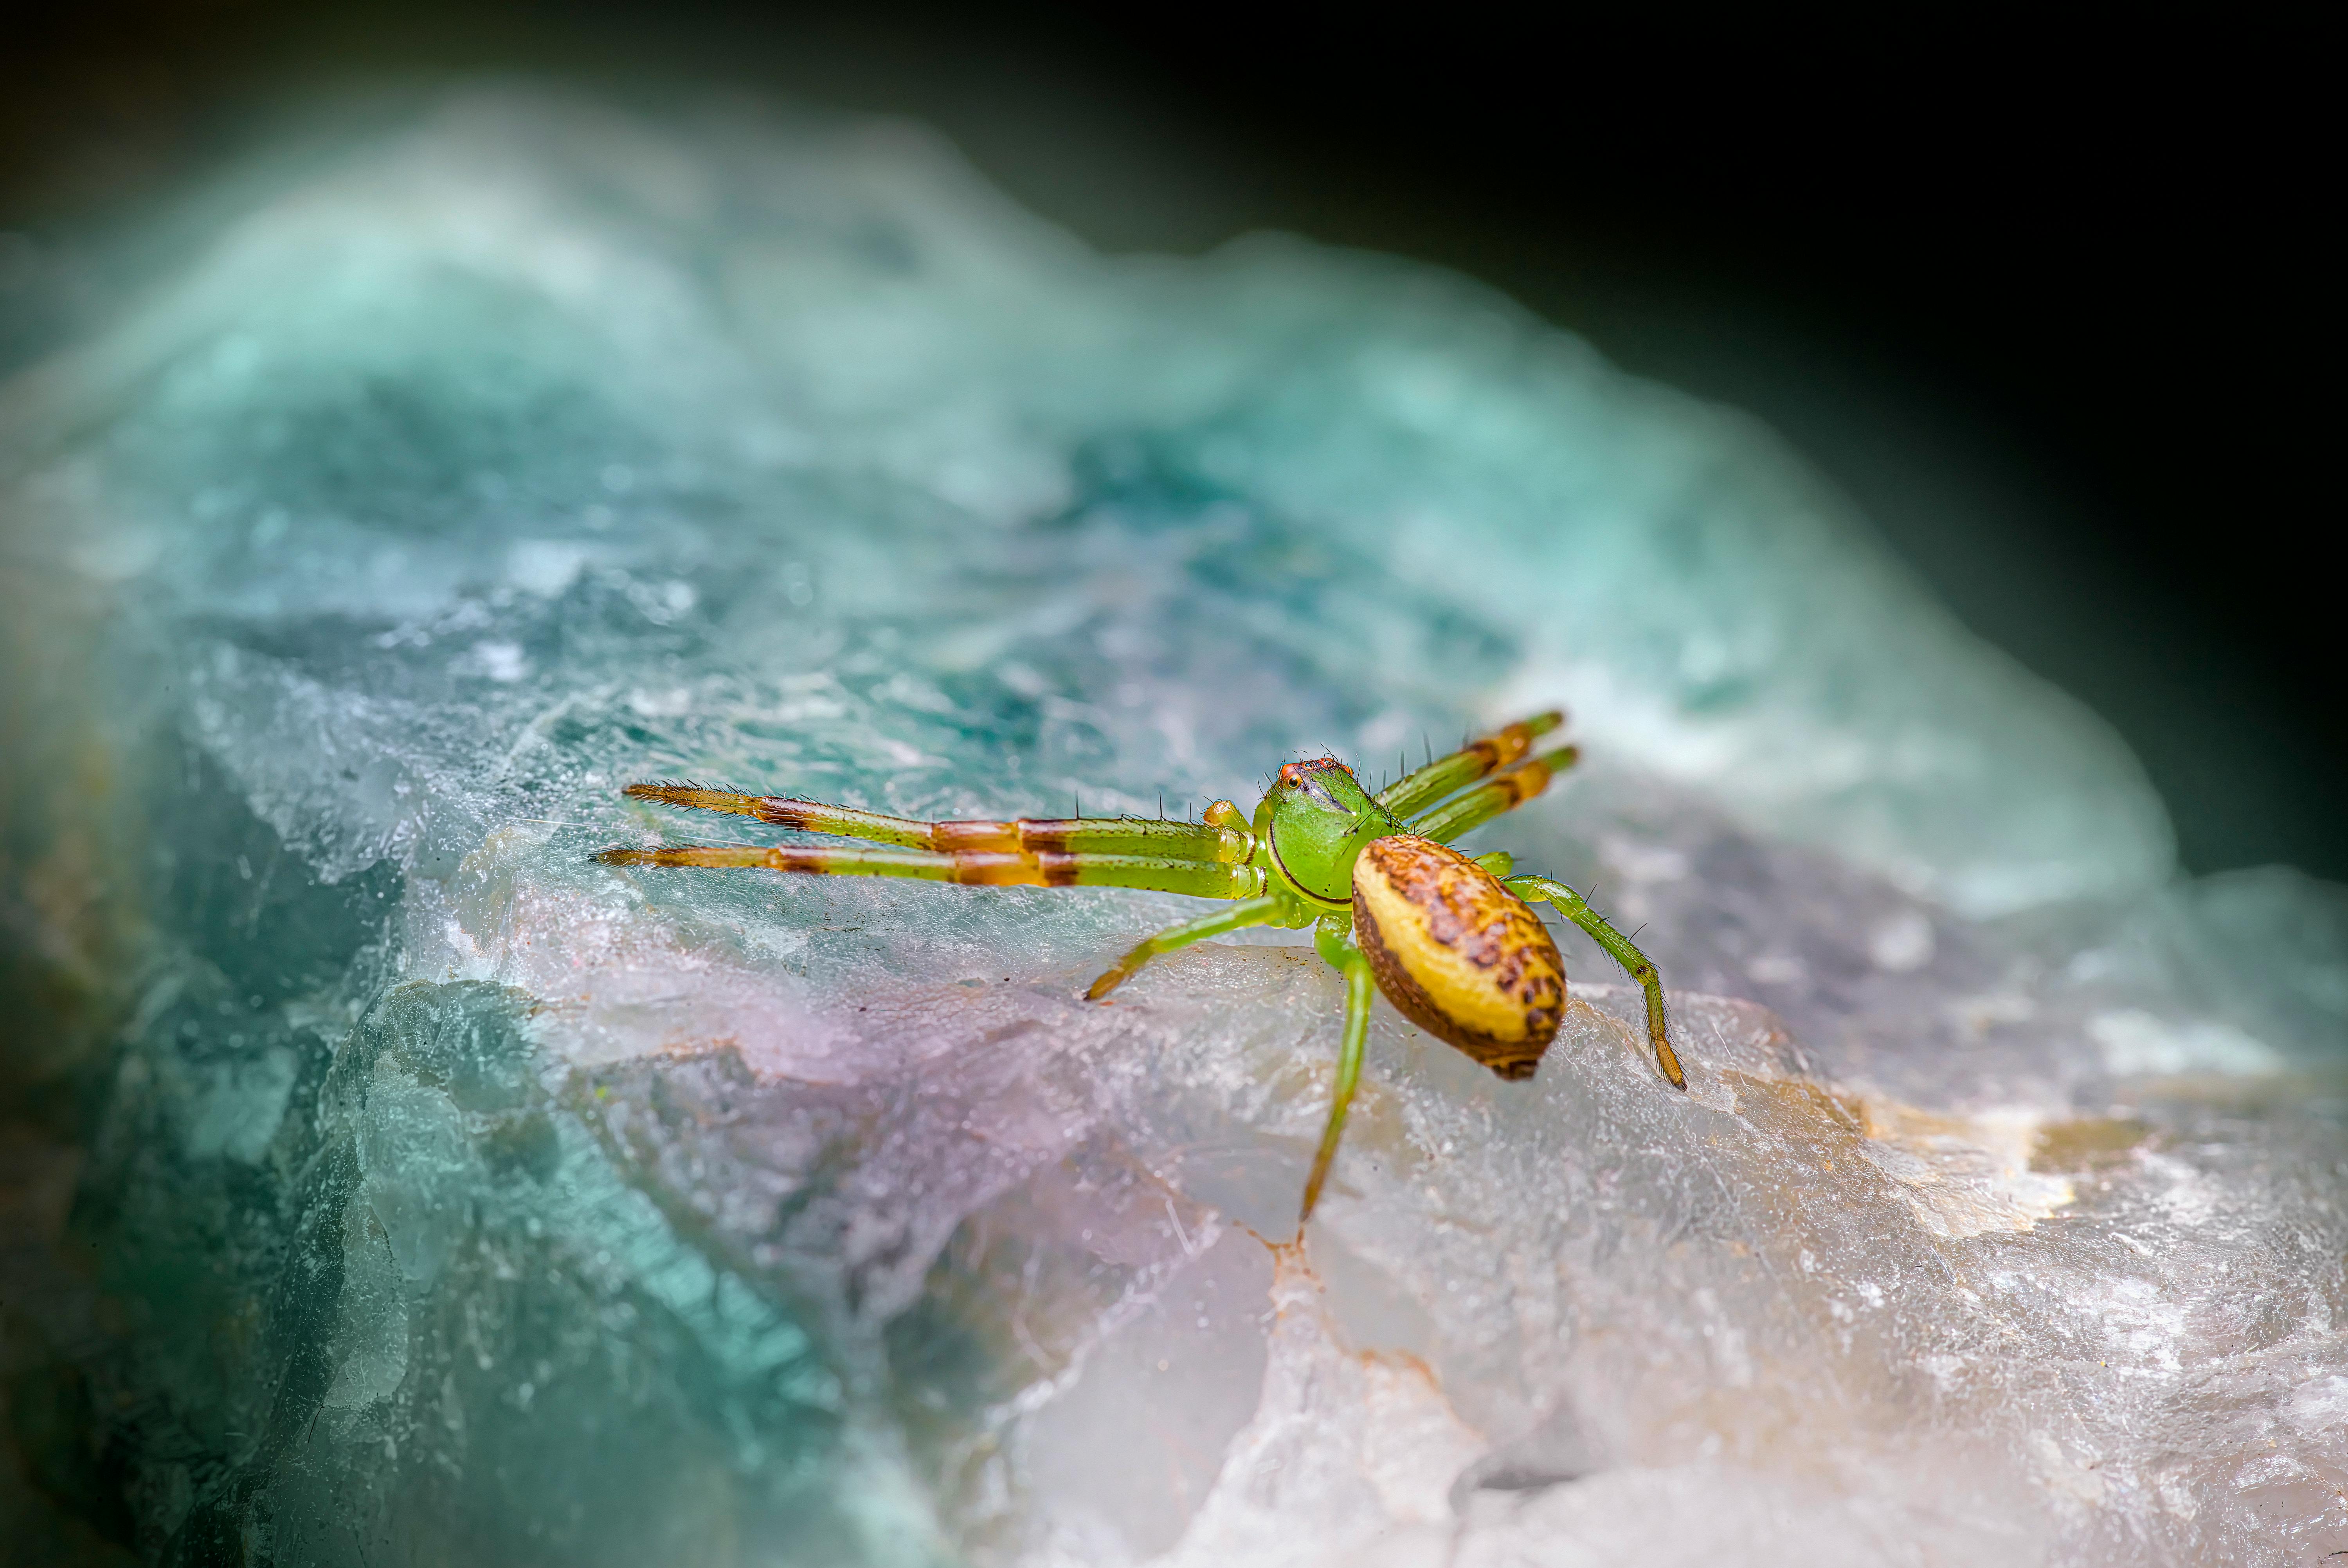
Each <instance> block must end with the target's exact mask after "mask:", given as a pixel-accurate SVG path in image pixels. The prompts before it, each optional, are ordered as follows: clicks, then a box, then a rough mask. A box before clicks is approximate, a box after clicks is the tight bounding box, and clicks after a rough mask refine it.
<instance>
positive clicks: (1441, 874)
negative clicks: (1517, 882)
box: [1354, 833, 1565, 1078]
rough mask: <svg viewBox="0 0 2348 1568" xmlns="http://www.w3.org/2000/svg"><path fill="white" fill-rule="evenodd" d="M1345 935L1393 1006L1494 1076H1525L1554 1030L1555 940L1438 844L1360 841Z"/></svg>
mask: <svg viewBox="0 0 2348 1568" xmlns="http://www.w3.org/2000/svg"><path fill="white" fill-rule="evenodd" d="M1354 942H1355V943H1356V944H1359V945H1360V947H1361V950H1362V953H1363V955H1364V956H1365V957H1366V958H1368V960H1369V961H1370V972H1371V974H1372V975H1374V976H1375V978H1376V980H1377V983H1378V989H1379V990H1381V991H1383V992H1385V995H1386V1000H1388V1001H1390V1002H1392V1003H1393V1004H1394V1005H1395V1008H1396V1009H1397V1010H1399V1011H1400V1012H1401V1013H1402V1014H1403V1016H1405V1017H1407V1018H1408V1019H1409V1020H1410V1021H1411V1022H1412V1023H1414V1024H1416V1025H1417V1026H1419V1027H1420V1028H1422V1029H1425V1030H1426V1032H1427V1033H1428V1034H1430V1035H1433V1036H1434V1037H1436V1038H1437V1039H1439V1040H1443V1041H1445V1042H1446V1043H1447V1044H1449V1045H1453V1046H1457V1047H1458V1048H1459V1049H1460V1050H1462V1051H1465V1052H1466V1053H1467V1054H1468V1055H1469V1056H1471V1057H1475V1058H1476V1059H1477V1060H1478V1061H1479V1062H1481V1063H1483V1064H1484V1065H1485V1066H1486V1067H1488V1068H1491V1069H1492V1070H1493V1071H1494V1072H1496V1073H1498V1074H1499V1075H1500V1076H1501V1077H1502V1078H1530V1077H1532V1075H1533V1068H1534V1067H1535V1066H1536V1065H1537V1064H1538V1063H1539V1062H1540V1055H1541V1053H1542V1052H1543V1051H1545V1050H1547V1049H1548V1048H1549V1043H1550V1041H1551V1040H1553V1039H1555V1038H1556V1037H1557V1030H1558V1026H1559V1024H1560V1022H1562V1021H1563V1019H1564V1016H1565V961H1564V960H1563V959H1562V958H1560V956H1559V955H1558V951H1557V944H1556V943H1555V942H1553V941H1551V940H1550V934H1549V932H1548V930H1547V929H1546V928H1545V927H1544V926H1543V925H1542V924H1541V923H1540V918H1539V917H1538V916H1537V915H1535V914H1534V913H1533V912H1532V911H1531V910H1530V909H1529V908H1527V907H1526V906H1525V904H1524V903H1523V902H1522V901H1521V900H1519V898H1517V896H1516V895H1515V894H1513V893H1511V892H1509V890H1508V889H1507V888H1504V887H1502V886H1501V885H1500V883H1499V880H1498V878H1496V877H1494V876H1493V875H1492V873H1491V872H1488V871H1486V870H1485V869H1484V868H1483V867H1481V866H1479V865H1478V864H1477V863H1476V862H1475V861H1471V860H1469V859H1468V857H1467V856H1465V855H1463V854H1461V853H1460V852H1459V851H1457V850H1454V849H1451V848H1450V847H1448V846H1447V845H1444V844H1438V843H1437V842H1436V841H1434V840H1432V839H1422V838H1419V837H1417V836H1416V835H1414V834H1409V833H1397V834H1395V835H1393V836H1391V837H1388V838H1383V839H1378V840H1375V841H1372V842H1371V843H1370V844H1369V845H1368V846H1366V847H1365V849H1364V850H1363V851H1362V853H1361V855H1360V857H1359V858H1358V859H1357V860H1355V861H1354Z"/></svg>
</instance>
